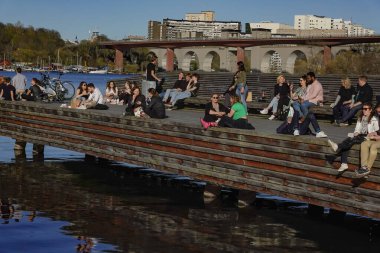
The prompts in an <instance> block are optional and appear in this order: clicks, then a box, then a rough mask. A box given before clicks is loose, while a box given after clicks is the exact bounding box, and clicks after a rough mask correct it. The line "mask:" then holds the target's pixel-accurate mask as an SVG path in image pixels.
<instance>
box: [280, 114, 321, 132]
mask: <svg viewBox="0 0 380 253" xmlns="http://www.w3.org/2000/svg"><path fill="white" fill-rule="evenodd" d="M299 117H300V113H299V112H298V111H296V110H294V114H293V117H292V121H291V122H290V123H288V122H287V119H285V121H284V123H282V124H281V125H280V126H279V127H278V128H277V130H276V132H277V133H278V134H293V132H294V130H295V129H298V130H299V132H300V134H301V135H306V134H308V133H309V132H310V130H309V125H310V124H311V125H312V126H313V128H314V131H315V132H316V133H318V132H319V131H321V129H320V128H319V124H318V121H317V119H316V118H315V115H314V113H312V112H309V113H308V114H307V116H306V118H305V120H304V121H303V122H302V123H299V122H298V121H299Z"/></svg>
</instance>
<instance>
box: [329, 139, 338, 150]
mask: <svg viewBox="0 0 380 253" xmlns="http://www.w3.org/2000/svg"><path fill="white" fill-rule="evenodd" d="M327 142H328V143H329V145H330V147H331V148H332V150H334V152H336V151H337V150H338V144H336V143H335V142H333V141H332V140H327Z"/></svg>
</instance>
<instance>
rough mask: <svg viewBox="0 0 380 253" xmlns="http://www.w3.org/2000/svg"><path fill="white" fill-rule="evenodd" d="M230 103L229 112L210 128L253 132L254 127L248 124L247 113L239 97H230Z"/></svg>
mask: <svg viewBox="0 0 380 253" xmlns="http://www.w3.org/2000/svg"><path fill="white" fill-rule="evenodd" d="M230 102H231V105H232V107H231V110H230V112H229V113H228V114H226V115H224V116H222V117H221V119H220V121H219V122H216V123H215V124H210V126H220V127H230V128H239V129H251V130H254V129H255V127H254V126H252V125H251V123H249V122H248V119H247V111H246V110H245V107H244V105H243V104H242V103H241V102H240V96H237V95H231V97H230ZM205 129H207V128H205Z"/></svg>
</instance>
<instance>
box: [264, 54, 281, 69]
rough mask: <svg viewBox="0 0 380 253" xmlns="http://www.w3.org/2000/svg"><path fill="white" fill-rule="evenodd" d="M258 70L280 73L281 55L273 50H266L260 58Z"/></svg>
mask: <svg viewBox="0 0 380 253" xmlns="http://www.w3.org/2000/svg"><path fill="white" fill-rule="evenodd" d="M260 70H261V72H263V73H281V72H282V60H281V55H280V54H279V53H278V52H277V51H275V50H269V51H267V52H266V53H265V54H264V56H263V58H262V60H261V67H260Z"/></svg>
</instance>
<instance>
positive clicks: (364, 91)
mask: <svg viewBox="0 0 380 253" xmlns="http://www.w3.org/2000/svg"><path fill="white" fill-rule="evenodd" d="M356 90H357V92H356V96H355V100H354V101H353V102H352V103H351V104H350V106H349V107H348V108H347V110H345V111H343V112H342V114H343V116H342V120H340V121H338V123H339V126H348V123H349V121H350V120H351V119H352V118H353V117H355V115H356V113H357V112H358V111H360V110H361V109H362V108H363V104H365V103H372V96H373V91H372V87H371V86H370V85H369V84H368V83H367V77H366V76H360V77H359V80H358V86H357V88H356Z"/></svg>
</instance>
